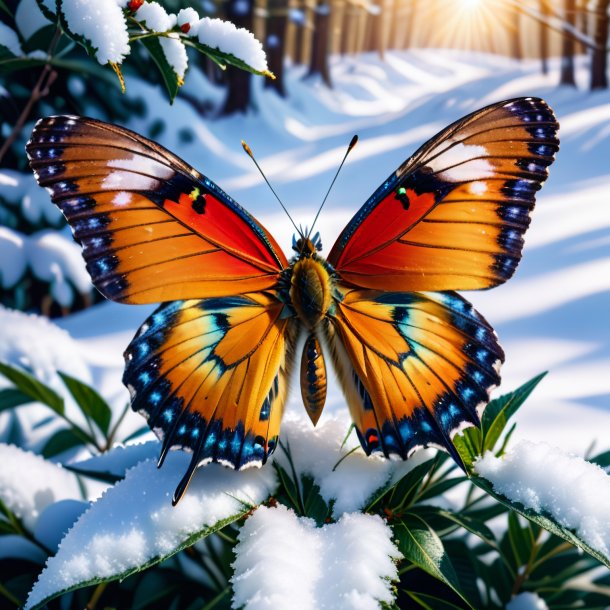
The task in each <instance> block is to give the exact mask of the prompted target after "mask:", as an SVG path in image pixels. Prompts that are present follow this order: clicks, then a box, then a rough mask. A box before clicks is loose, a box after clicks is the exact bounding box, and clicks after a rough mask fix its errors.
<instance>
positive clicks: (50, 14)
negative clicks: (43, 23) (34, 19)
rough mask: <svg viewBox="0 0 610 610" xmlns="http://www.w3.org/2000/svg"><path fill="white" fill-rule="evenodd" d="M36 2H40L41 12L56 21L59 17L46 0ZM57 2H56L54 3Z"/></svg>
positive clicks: (50, 19)
mask: <svg viewBox="0 0 610 610" xmlns="http://www.w3.org/2000/svg"><path fill="white" fill-rule="evenodd" d="M36 4H38V8H39V9H40V12H41V13H42V14H43V15H44V16H45V17H46V18H47V19H48V20H49V21H53V22H55V21H56V19H57V15H56V14H55V13H54V12H53V11H51V10H50V9H49V8H48V7H47V5H46V3H45V2H44V0H36ZM53 4H55V2H54V3H53Z"/></svg>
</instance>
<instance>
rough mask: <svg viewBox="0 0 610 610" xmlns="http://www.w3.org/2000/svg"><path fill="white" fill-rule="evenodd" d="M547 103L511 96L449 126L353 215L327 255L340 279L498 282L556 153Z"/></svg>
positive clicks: (440, 286) (390, 286) (450, 284)
mask: <svg viewBox="0 0 610 610" xmlns="http://www.w3.org/2000/svg"><path fill="white" fill-rule="evenodd" d="M558 127H559V125H558V123H557V122H556V120H555V117H554V116H553V113H552V111H551V109H550V108H549V107H548V106H547V104H546V103H545V102H544V101H543V100H540V99H537V98H518V99H515V100H509V101H506V102H501V103H498V104H494V105H492V106H488V107H486V108H483V109H481V110H478V111H477V112H474V113H472V114H470V115H468V116H466V117H465V118H463V119H461V120H460V121H457V122H456V123H454V124H453V125H450V126H449V127H447V128H446V129H445V130H443V131H442V132H440V133H439V134H438V135H437V136H435V137H434V138H432V140H430V141H429V142H428V143H427V144H425V145H424V146H422V148H420V149H419V151H417V152H416V153H415V155H413V157H411V158H410V159H409V160H407V161H406V162H405V163H404V164H403V165H402V166H401V167H399V168H398V169H397V170H396V172H394V173H393V174H392V175H391V176H389V178H388V179H387V180H386V182H385V183H384V184H383V185H382V186H381V187H380V188H379V189H378V190H377V191H376V192H375V193H374V194H373V195H372V196H371V197H370V199H369V200H368V201H367V202H366V203H365V204H364V206H363V207H362V208H361V209H360V211H359V212H358V213H357V214H356V215H355V216H354V217H353V218H352V220H351V221H350V222H349V223H348V225H347V226H346V228H345V229H344V230H343V232H342V233H341V235H340V236H339V239H338V240H337V242H336V243H335V245H334V247H333V249H332V250H331V252H330V255H329V257H328V260H329V262H330V263H331V264H332V265H333V267H334V268H335V269H336V270H337V272H338V273H339V275H340V276H341V278H342V280H343V281H344V282H346V283H349V284H352V285H355V286H360V287H364V288H375V289H379V290H401V291H403V290H467V289H477V288H489V287H491V286H495V285H497V284H500V283H502V282H504V281H506V280H507V279H508V278H509V277H511V275H512V274H513V273H514V271H515V269H516V266H517V264H518V262H519V260H520V258H521V250H522V247H523V233H524V232H525V231H526V229H527V227H528V225H529V222H530V217H529V214H530V211H531V209H532V208H533V206H534V201H535V194H536V192H537V191H538V190H539V189H540V187H541V185H542V183H543V181H544V180H545V179H546V177H547V173H548V172H547V168H548V166H549V165H550V164H551V163H552V162H553V157H554V154H555V153H556V152H557V150H558V148H559V140H558V139H557V135H556V134H557V130H558Z"/></svg>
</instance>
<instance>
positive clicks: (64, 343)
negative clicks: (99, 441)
mask: <svg viewBox="0 0 610 610" xmlns="http://www.w3.org/2000/svg"><path fill="white" fill-rule="evenodd" d="M0 362H7V363H9V364H13V365H17V366H20V367H23V368H26V369H28V370H30V371H32V373H33V374H34V375H35V376H36V377H37V378H38V379H40V380H41V381H43V382H45V383H50V382H51V381H52V380H53V379H57V371H58V370H59V371H63V372H65V373H68V374H69V375H71V376H72V377H76V378H78V379H81V380H82V381H85V382H90V381H91V372H90V371H89V369H88V367H87V366H86V365H85V364H84V363H83V351H82V348H81V347H80V345H78V343H76V342H75V341H74V340H73V339H72V338H71V337H70V335H69V334H68V333H67V332H66V331H65V330H62V329H61V328H59V327H58V326H56V325H55V324H53V323H52V322H50V321H49V320H48V319H47V318H45V317H43V316H36V315H33V314H26V313H23V312H21V311H14V310H11V309H6V308H4V307H2V306H0ZM0 463H1V462H0Z"/></svg>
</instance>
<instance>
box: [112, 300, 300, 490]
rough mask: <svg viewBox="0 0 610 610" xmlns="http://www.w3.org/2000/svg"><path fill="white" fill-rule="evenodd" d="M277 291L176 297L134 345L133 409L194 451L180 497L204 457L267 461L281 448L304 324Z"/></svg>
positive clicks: (170, 441) (128, 377)
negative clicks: (285, 314) (299, 328)
mask: <svg viewBox="0 0 610 610" xmlns="http://www.w3.org/2000/svg"><path fill="white" fill-rule="evenodd" d="M283 307H284V306H283V304H282V303H280V302H279V301H277V300H276V299H275V297H274V296H273V295H270V294H267V293H254V294H247V295H242V296H234V297H224V298H211V299H201V300H189V301H173V302H171V303H166V304H164V305H161V307H159V309H157V310H156V311H155V312H154V313H153V314H152V316H150V318H149V319H148V320H146V322H145V323H144V324H143V325H142V327H141V328H140V330H139V332H138V334H137V335H136V337H135V338H134V339H133V341H132V342H131V343H130V345H129V347H128V348H127V350H126V352H125V362H126V366H125V374H124V377H123V381H124V383H125V385H127V387H128V388H129V390H130V393H131V399H132V408H133V409H134V410H135V411H139V412H140V413H142V414H143V415H144V416H145V417H146V419H147V420H148V424H149V426H150V427H151V428H152V429H153V430H154V431H155V433H156V434H157V435H158V436H159V438H161V439H162V440H163V449H162V453H161V460H160V462H162V461H163V459H164V457H165V455H166V453H167V451H168V450H169V449H170V448H172V447H180V448H186V449H187V450H190V451H192V452H193V458H192V463H191V467H190V469H189V471H188V472H187V473H186V475H185V477H184V479H183V482H182V483H181V485H180V486H179V487H178V489H177V490H176V497H175V500H176V501H177V500H178V499H179V497H180V495H181V493H182V492H183V491H184V489H185V488H186V485H187V484H188V481H189V479H190V476H191V475H192V473H193V471H194V469H195V468H196V467H197V466H198V465H199V464H201V463H205V462H210V461H213V462H220V463H222V464H224V465H227V466H230V467H232V468H235V469H241V468H245V467H248V466H252V465H258V466H260V465H261V464H263V463H264V462H265V461H266V460H267V457H268V455H269V454H270V453H272V452H273V450H274V449H275V447H276V445H277V440H278V436H279V427H280V420H281V417H282V412H283V407H284V403H285V401H286V396H287V382H288V377H289V373H290V368H291V365H292V359H293V352H294V341H295V333H296V325H295V321H294V320H293V319H286V318H280V314H281V311H282V309H283Z"/></svg>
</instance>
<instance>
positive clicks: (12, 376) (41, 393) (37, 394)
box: [0, 363, 64, 415]
mask: <svg viewBox="0 0 610 610" xmlns="http://www.w3.org/2000/svg"><path fill="white" fill-rule="evenodd" d="M0 374H2V375H4V377H6V378H7V379H8V380H9V381H11V382H12V383H13V384H14V385H15V387H16V388H17V390H19V391H20V392H22V393H23V394H25V395H26V396H29V397H30V398H31V399H32V400H33V401H35V402H42V403H43V404H45V405H47V406H48V407H50V408H51V409H53V411H55V413H58V414H59V415H63V414H64V399H63V398H62V397H61V396H59V394H57V393H56V392H55V391H54V390H52V389H51V388H49V387H48V386H46V385H44V384H43V383H41V382H40V381H38V379H36V378H35V377H33V376H32V375H30V374H29V373H26V372H25V371H23V370H21V369H18V368H16V367H13V366H11V365H9V364H4V363H0Z"/></svg>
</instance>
